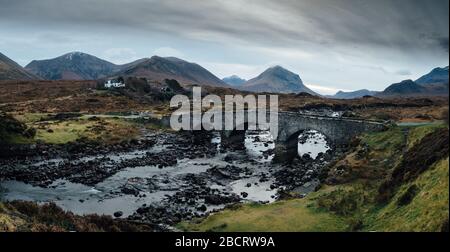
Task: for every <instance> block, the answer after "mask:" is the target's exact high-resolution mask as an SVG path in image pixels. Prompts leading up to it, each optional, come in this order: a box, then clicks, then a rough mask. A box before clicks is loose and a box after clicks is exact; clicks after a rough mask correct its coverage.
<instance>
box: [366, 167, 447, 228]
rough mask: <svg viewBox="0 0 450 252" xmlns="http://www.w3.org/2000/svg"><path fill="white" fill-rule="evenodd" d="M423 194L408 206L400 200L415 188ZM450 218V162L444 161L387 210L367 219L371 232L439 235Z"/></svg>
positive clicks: (424, 175)
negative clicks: (401, 203)
mask: <svg viewBox="0 0 450 252" xmlns="http://www.w3.org/2000/svg"><path fill="white" fill-rule="evenodd" d="M411 185H416V186H417V187H418V188H419V192H418V193H417V195H416V196H415V197H414V198H413V200H412V201H411V203H409V204H408V205H406V206H399V205H398V204H397V201H398V198H399V197H400V196H401V195H403V193H404V192H405V191H406V190H407V189H408V188H409V187H410V186H411ZM448 214H449V160H448V158H447V159H446V160H441V161H439V162H437V163H436V164H435V165H434V166H433V167H432V168H430V169H428V170H427V171H426V172H425V173H423V174H421V175H420V176H419V178H418V179H416V180H415V181H414V182H411V183H407V184H405V185H403V186H402V187H401V188H400V189H399V190H398V192H397V193H396V195H395V196H394V198H393V199H392V200H391V201H390V202H389V204H387V205H386V206H385V207H381V208H379V209H377V208H374V211H372V213H371V214H370V215H368V217H367V218H366V223H367V225H366V227H365V229H366V230H368V231H439V230H440V228H441V225H442V223H443V221H444V220H445V219H447V218H448Z"/></svg>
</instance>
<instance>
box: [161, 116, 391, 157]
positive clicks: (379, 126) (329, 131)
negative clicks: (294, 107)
mask: <svg viewBox="0 0 450 252" xmlns="http://www.w3.org/2000/svg"><path fill="white" fill-rule="evenodd" d="M222 118H225V115H223V117H222ZM267 118H269V116H268V115H267ZM223 121H225V119H223ZM163 122H164V124H166V125H168V126H170V117H169V118H164V120H163ZM222 123H223V125H222V126H224V122H222ZM387 126H388V124H387V123H386V122H381V121H373V120H365V119H358V118H345V117H328V116H318V115H308V114H302V113H295V112H278V130H277V131H278V136H277V138H276V139H275V155H276V156H279V157H281V156H285V155H287V156H289V155H291V154H292V152H295V153H296V151H297V143H298V136H299V135H300V134H301V133H302V132H303V131H306V130H316V131H318V132H320V133H322V134H324V135H325V136H326V137H327V140H328V141H329V142H330V144H331V145H333V146H346V145H348V144H349V143H350V141H351V140H352V138H354V137H355V136H358V135H361V134H363V133H365V132H376V131H382V130H385V129H386V128H387ZM222 128H225V127H222ZM236 128H238V127H235V130H222V131H221V136H222V144H223V145H228V144H236V143H244V140H245V131H246V130H248V128H249V122H248V117H247V116H245V119H244V127H240V128H239V129H241V128H243V129H244V130H237V129H236Z"/></svg>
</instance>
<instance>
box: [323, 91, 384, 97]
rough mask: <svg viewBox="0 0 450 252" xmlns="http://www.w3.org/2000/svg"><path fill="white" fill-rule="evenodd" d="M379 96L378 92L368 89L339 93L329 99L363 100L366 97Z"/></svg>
mask: <svg viewBox="0 0 450 252" xmlns="http://www.w3.org/2000/svg"><path fill="white" fill-rule="evenodd" d="M377 94H378V92H377V91H370V90H367V89H361V90H357V91H353V92H343V91H339V92H337V93H336V94H335V95H330V96H328V97H329V98H334V99H356V98H361V97H364V96H375V95H377Z"/></svg>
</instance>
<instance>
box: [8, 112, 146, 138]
mask: <svg viewBox="0 0 450 252" xmlns="http://www.w3.org/2000/svg"><path fill="white" fill-rule="evenodd" d="M14 117H15V118H16V119H17V120H19V121H20V122H23V123H25V124H26V125H27V126H28V127H31V128H34V129H36V135H35V137H34V138H33V139H26V138H23V137H20V136H16V137H14V138H13V139H10V142H13V143H19V144H20V143H32V142H33V141H34V142H35V141H41V142H45V143H50V144H65V143H69V142H74V141H77V140H79V139H82V138H83V139H87V140H91V141H99V142H104V143H109V144H113V143H117V142H120V141H123V140H128V139H133V138H136V137H138V136H139V134H140V130H139V128H140V127H142V125H139V124H138V123H135V122H133V121H131V120H126V119H121V118H95V119H92V118H87V117H84V116H82V117H79V118H72V119H66V120H53V119H52V118H51V114H46V113H22V114H15V115H14Z"/></svg>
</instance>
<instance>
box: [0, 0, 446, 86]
mask: <svg viewBox="0 0 450 252" xmlns="http://www.w3.org/2000/svg"><path fill="white" fill-rule="evenodd" d="M448 25H449V1H448V0H432V1H426V0H376V1H374V0H221V1H219V0H164V1H162V0H96V1H88V0H67V1H66V0H39V1H36V0H0V52H2V53H3V54H5V55H7V56H8V57H10V58H12V59H13V60H15V61H17V62H18V63H19V64H21V65H26V64H28V63H29V62H30V61H31V60H33V59H47V58H53V57H57V56H60V55H62V54H64V53H68V52H71V51H82V52H85V53H89V54H93V55H95V56H98V57H100V58H103V59H106V60H109V61H111V62H113V63H117V64H122V63H126V62H129V61H132V60H135V59H138V58H143V57H150V56H152V55H159V56H175V57H179V58H182V59H185V60H188V61H191V62H196V63H198V64H200V65H202V66H204V67H205V68H207V69H208V70H210V71H211V72H212V73H214V74H215V75H217V76H218V77H220V78H223V77H226V76H229V75H233V74H236V75H239V76H241V77H243V78H246V79H249V78H253V77H255V76H256V75H258V74H259V73H261V72H262V71H264V70H265V69H266V68H268V67H270V66H274V65H281V66H283V67H285V68H287V69H288V70H291V71H293V72H295V73H298V74H299V75H300V77H301V78H302V79H303V81H304V83H305V84H307V85H308V86H309V87H311V88H312V89H314V90H315V91H318V92H319V93H322V94H330V93H335V92H336V91H337V90H356V89H362V88H367V89H372V90H382V89H384V88H385V87H386V86H388V85H389V84H391V83H394V82H399V81H401V80H404V79H416V78H418V77H419V76H421V75H423V74H425V73H427V72H429V71H430V70H431V69H432V68H434V67H438V66H441V67H442V66H447V65H448V61H449V59H448V58H449V51H448V43H449V27H448Z"/></svg>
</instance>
